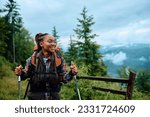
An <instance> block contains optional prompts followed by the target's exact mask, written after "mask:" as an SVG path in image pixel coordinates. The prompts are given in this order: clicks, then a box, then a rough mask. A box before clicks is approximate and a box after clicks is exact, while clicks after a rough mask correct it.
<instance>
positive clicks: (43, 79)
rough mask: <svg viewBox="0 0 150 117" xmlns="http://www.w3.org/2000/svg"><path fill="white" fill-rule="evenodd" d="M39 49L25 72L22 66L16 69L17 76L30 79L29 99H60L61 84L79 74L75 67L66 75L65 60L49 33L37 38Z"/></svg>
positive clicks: (40, 34)
mask: <svg viewBox="0 0 150 117" xmlns="http://www.w3.org/2000/svg"><path fill="white" fill-rule="evenodd" d="M35 41H36V43H37V49H35V52H34V53H33V55H32V56H31V57H30V58H29V59H28V61H27V65H26V67H25V70H23V69H22V66H19V67H16V69H15V73H16V75H20V76H21V80H25V79H27V78H30V81H29V83H30V90H29V92H28V99H31V100H40V99H41V100H44V99H52V100H59V99H60V95H59V92H60V89H61V82H66V81H67V80H70V79H72V77H73V75H74V74H76V73H77V67H76V66H75V65H72V66H70V72H69V73H66V70H65V63H64V59H63V57H62V56H61V54H60V51H59V50H58V48H57V49H56V43H55V39H54V37H53V36H51V35H49V34H48V33H44V34H42V33H39V34H37V35H36V36H35Z"/></svg>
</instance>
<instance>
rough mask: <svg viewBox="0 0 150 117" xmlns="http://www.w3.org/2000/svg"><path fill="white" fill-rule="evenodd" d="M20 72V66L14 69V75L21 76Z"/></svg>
mask: <svg viewBox="0 0 150 117" xmlns="http://www.w3.org/2000/svg"><path fill="white" fill-rule="evenodd" d="M22 70H23V67H22V66H21V65H20V66H18V67H16V68H15V74H16V75H21V73H22Z"/></svg>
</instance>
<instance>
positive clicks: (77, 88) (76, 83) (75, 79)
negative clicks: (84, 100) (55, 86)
mask: <svg viewBox="0 0 150 117" xmlns="http://www.w3.org/2000/svg"><path fill="white" fill-rule="evenodd" d="M74 81H75V87H76V90H77V93H78V97H79V100H81V95H80V90H79V87H78V80H77V77H76V75H74Z"/></svg>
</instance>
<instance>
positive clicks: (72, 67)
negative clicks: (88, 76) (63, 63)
mask: <svg viewBox="0 0 150 117" xmlns="http://www.w3.org/2000/svg"><path fill="white" fill-rule="evenodd" d="M70 73H71V75H76V74H77V73H78V68H77V67H76V65H71V66H70Z"/></svg>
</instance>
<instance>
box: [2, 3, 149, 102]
mask: <svg viewBox="0 0 150 117" xmlns="http://www.w3.org/2000/svg"><path fill="white" fill-rule="evenodd" d="M77 21H78V24H76V27H75V28H74V29H73V31H74V36H70V38H69V39H68V40H70V43H69V45H68V48H67V50H66V51H64V50H63V45H61V44H60V45H59V46H60V49H61V53H62V56H63V57H64V59H65V62H66V64H67V68H69V66H70V65H71V62H73V63H74V64H76V65H77V67H78V74H77V75H78V76H101V77H111V76H110V75H109V74H108V72H107V66H106V65H105V63H104V61H103V56H104V55H102V54H101V53H100V50H101V45H98V44H97V43H96V42H95V41H94V39H95V37H98V35H97V34H95V33H93V30H92V26H93V25H94V24H95V23H96V22H94V16H93V15H89V14H88V8H87V7H84V8H83V9H81V14H80V18H77ZM50 30H51V32H49V33H50V34H52V35H53V36H54V37H55V39H56V44H58V43H59V41H60V39H61V35H59V32H58V31H57V28H56V27H55V25H54V27H53V29H50ZM34 45H35V43H34V37H32V36H31V34H30V31H29V30H27V29H26V27H25V26H24V23H23V17H22V16H21V14H20V6H19V5H18V4H17V2H16V1H15V0H8V1H7V3H6V4H5V5H4V6H3V8H0V99H1V100H17V99H18V84H17V76H16V75H15V74H14V69H15V67H16V66H18V65H22V66H25V64H26V59H28V58H29V57H30V56H31V55H32V53H33V47H34ZM129 70H133V69H132V68H130V69H129ZM135 73H136V79H135V83H134V90H133V97H132V99H133V100H149V99H150V71H149V70H147V69H141V70H139V71H135ZM118 75H119V76H120V78H124V79H128V78H129V74H127V72H126V68H125V67H124V66H123V67H122V68H121V69H120V70H119V71H118ZM27 84H28V81H27V80H26V81H22V82H21V99H23V96H24V93H25V90H26V86H27ZM97 85H98V86H101V87H111V88H112V89H121V90H125V88H126V86H124V85H121V84H119V83H106V82H103V81H102V82H97V81H87V80H79V81H78V86H79V89H80V93H81V98H82V99H83V100H123V99H124V97H123V96H120V95H116V94H112V93H110V92H102V91H94V90H93V89H92V86H97ZM70 93H71V94H70ZM61 99H62V100H78V94H77V92H76V87H75V81H74V80H72V81H70V82H69V83H67V84H62V90H61Z"/></svg>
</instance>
